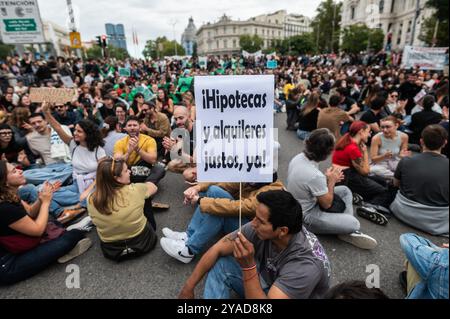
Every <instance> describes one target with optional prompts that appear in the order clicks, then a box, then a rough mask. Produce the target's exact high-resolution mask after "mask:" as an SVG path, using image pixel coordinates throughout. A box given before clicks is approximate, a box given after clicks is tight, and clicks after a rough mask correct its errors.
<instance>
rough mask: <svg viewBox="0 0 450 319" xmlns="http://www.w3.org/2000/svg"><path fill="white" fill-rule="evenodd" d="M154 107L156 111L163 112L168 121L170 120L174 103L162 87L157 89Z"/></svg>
mask: <svg viewBox="0 0 450 319" xmlns="http://www.w3.org/2000/svg"><path fill="white" fill-rule="evenodd" d="M156 109H157V110H158V112H161V113H164V114H165V115H166V116H167V118H168V119H169V121H171V120H172V116H173V111H174V104H173V101H172V99H171V98H170V97H169V95H168V94H167V91H166V90H164V89H159V90H158V94H157V98H156Z"/></svg>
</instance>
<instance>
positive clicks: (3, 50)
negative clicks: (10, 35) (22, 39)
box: [0, 42, 14, 59]
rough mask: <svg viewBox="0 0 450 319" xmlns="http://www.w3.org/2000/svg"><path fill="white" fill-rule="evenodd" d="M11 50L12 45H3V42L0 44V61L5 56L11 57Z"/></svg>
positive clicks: (12, 48)
mask: <svg viewBox="0 0 450 319" xmlns="http://www.w3.org/2000/svg"><path fill="white" fill-rule="evenodd" d="M13 50H14V46H13V45H8V44H3V42H0V59H6V57H7V56H11V53H12V51H13Z"/></svg>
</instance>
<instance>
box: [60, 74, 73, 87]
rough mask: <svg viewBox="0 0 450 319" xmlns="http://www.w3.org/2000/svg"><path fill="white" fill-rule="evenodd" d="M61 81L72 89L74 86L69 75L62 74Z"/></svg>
mask: <svg viewBox="0 0 450 319" xmlns="http://www.w3.org/2000/svg"><path fill="white" fill-rule="evenodd" d="M61 82H62V83H63V84H64V86H65V87H66V88H69V89H72V88H74V87H75V83H73V80H72V78H71V77H70V76H62V77H61Z"/></svg>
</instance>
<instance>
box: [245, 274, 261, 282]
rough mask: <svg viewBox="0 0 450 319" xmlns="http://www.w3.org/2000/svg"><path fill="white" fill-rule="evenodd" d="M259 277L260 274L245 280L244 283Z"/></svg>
mask: <svg viewBox="0 0 450 319" xmlns="http://www.w3.org/2000/svg"><path fill="white" fill-rule="evenodd" d="M257 276H259V274H258V273H256V274H254V275H253V276H251V277H250V278H248V279H244V282H247V281H250V280H252V279H254V278H255V277H257Z"/></svg>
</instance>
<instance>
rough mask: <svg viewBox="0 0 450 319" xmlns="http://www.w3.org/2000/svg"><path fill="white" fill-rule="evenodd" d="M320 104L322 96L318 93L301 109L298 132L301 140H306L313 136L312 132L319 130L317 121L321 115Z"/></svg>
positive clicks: (310, 96) (313, 94) (311, 96)
mask: <svg viewBox="0 0 450 319" xmlns="http://www.w3.org/2000/svg"><path fill="white" fill-rule="evenodd" d="M319 103H320V95H319V94H318V93H312V94H310V95H309V97H308V100H307V102H306V104H305V105H304V106H303V108H302V109H301V111H300V114H299V120H298V130H297V136H298V138H299V139H301V140H306V139H307V138H308V137H309V136H310V135H311V132H312V131H314V130H316V129H317V120H318V118H319V113H320V109H319Z"/></svg>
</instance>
